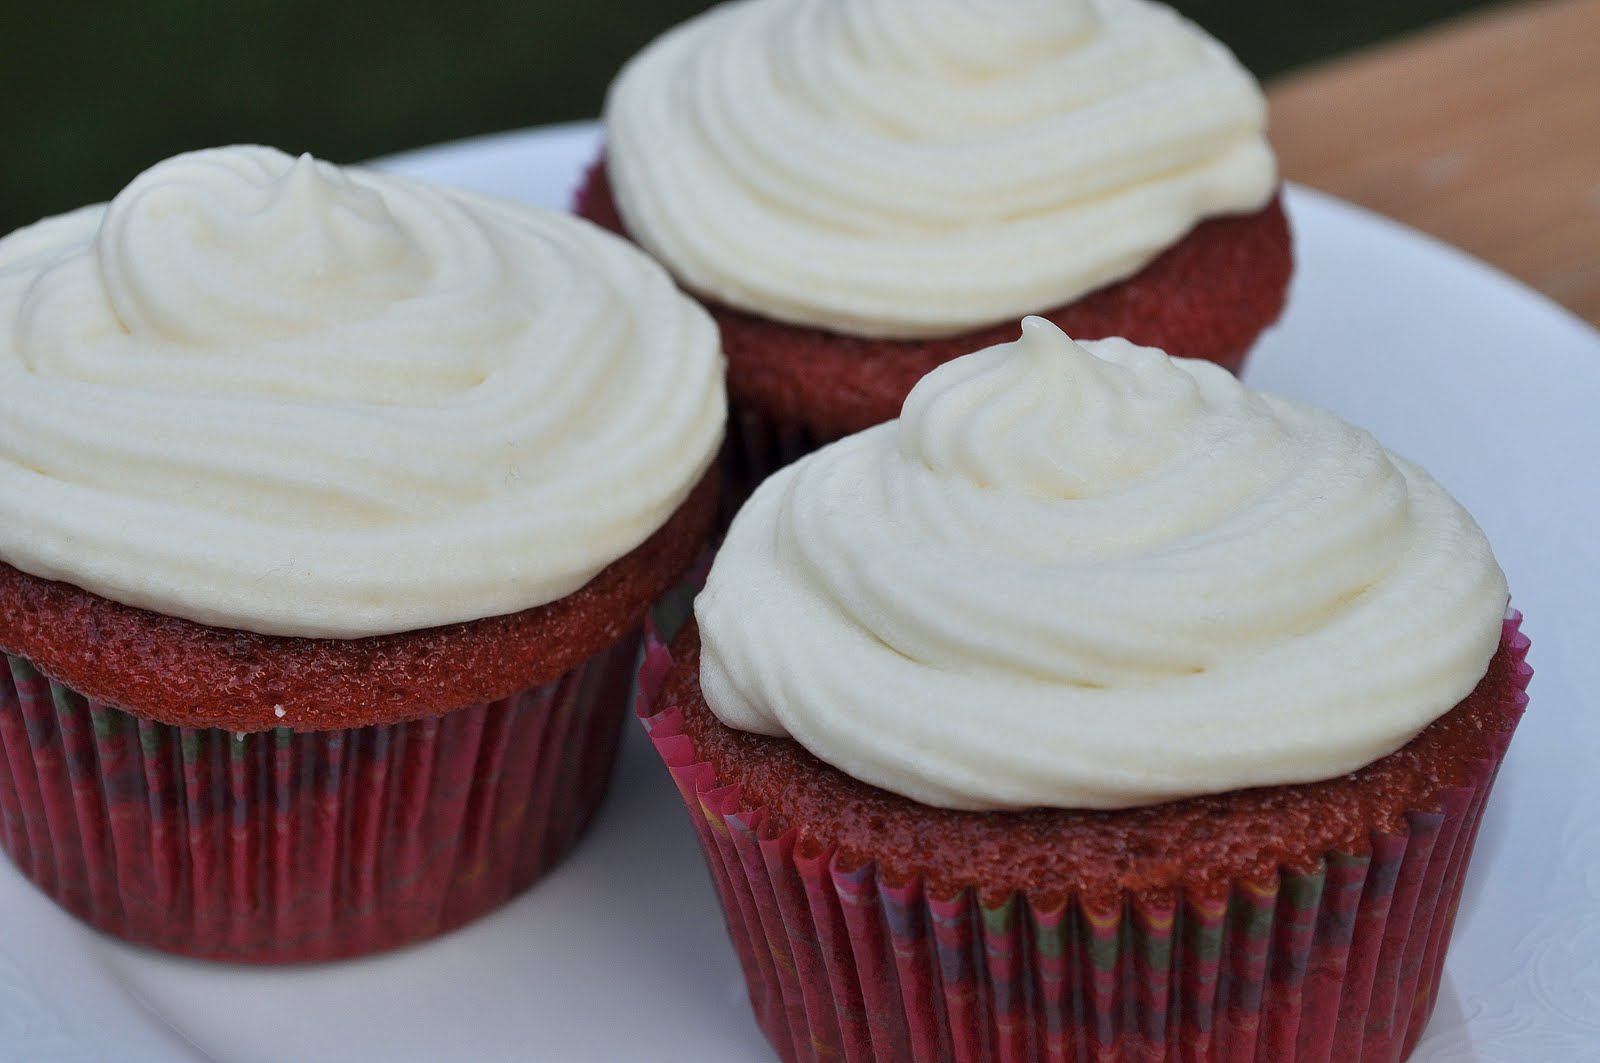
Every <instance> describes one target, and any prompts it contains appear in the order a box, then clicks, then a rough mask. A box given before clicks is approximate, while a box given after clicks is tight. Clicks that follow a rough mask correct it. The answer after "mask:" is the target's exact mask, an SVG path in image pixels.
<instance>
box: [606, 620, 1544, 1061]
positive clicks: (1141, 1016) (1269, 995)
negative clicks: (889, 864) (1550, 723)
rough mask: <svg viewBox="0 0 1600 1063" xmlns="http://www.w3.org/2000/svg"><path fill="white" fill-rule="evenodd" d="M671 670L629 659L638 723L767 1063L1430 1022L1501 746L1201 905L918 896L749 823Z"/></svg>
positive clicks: (1225, 1041) (1149, 1055) (1389, 1043)
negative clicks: (1358, 848)
mask: <svg viewBox="0 0 1600 1063" xmlns="http://www.w3.org/2000/svg"><path fill="white" fill-rule="evenodd" d="M1519 621H1520V617H1519V616H1516V615H1513V616H1512V617H1511V618H1509V619H1508V620H1507V621H1506V624H1505V628H1504V637H1503V642H1502V645H1503V647H1504V648H1505V650H1506V651H1507V652H1508V653H1510V655H1511V658H1512V660H1513V663H1514V665H1515V670H1516V686H1517V690H1516V697H1515V699H1514V702H1513V703H1512V704H1510V705H1508V706H1507V713H1508V717H1509V718H1510V720H1511V721H1512V723H1513V724H1514V722H1515V720H1516V719H1517V718H1519V717H1520V716H1521V713H1522V709H1523V707H1524V706H1525V705H1526V703H1527V697H1526V694H1525V693H1524V691H1525V688H1526V686H1527V681H1528V678H1529V677H1530V676H1531V675H1532V671H1531V669H1529V668H1528V666H1527V663H1526V655H1527V649H1528V640H1527V639H1526V638H1525V637H1524V636H1523V635H1522V634H1521V632H1520V630H1519V628H1518V623H1519ZM670 665H671V657H670V655H668V653H667V651H666V650H665V649H664V648H663V647H662V646H661V645H659V644H657V643H653V642H652V643H651V644H650V645H649V646H648V647H647V651H646V657H645V661H644V664H643V666H642V668H641V673H640V693H639V700H638V714H639V716H640V719H641V720H642V722H643V723H644V725H645V728H646V730H647V731H648V732H649V734H650V739H651V742H652V743H653V744H654V746H655V748H656V750H657V752H658V753H659V754H660V755H661V758H662V760H663V761H664V762H665V763H666V765H667V767H668V769H669V770H670V772H671V774H672V777H673V779H674V781H675V782H676V783H677V786H678V789H679V792H680V793H681V794H682V796H683V799H684V802H685V804H686V805H687V807H688V809H689V811H690V818H691V820H692V821H693V822H694V826H695V829H696V832H697V833H698V834H699V837H700V842H701V846H702V848H703V849H704V852H705V856H706V862H707V864H708V865H709V867H710V870H711V876H712V878H713V880H714V881H715V883H716V888H717V892H718V894H719V897H720V899H721V901H722V905H723V909H724V912H725V914H726V917H727V923H728V930H729V934H730V936H731V937H732V939H733V944H734V947H735V949H736V950H737V952H738V954H739V959H740V962H741V964H742V965H743V969H744V975H745V980H746V983H747V985H748V988H749V993H750V1000H751V1004H752V1006H753V1008H754V1010H755V1014H756V1018H757V1021H758V1022H759V1024H760V1026H761V1028H762V1030H763V1031H764V1032H765V1033H766V1036H767V1038H768V1040H769V1041H770V1042H771V1043H772V1045H773V1047H774V1048H775V1049H776V1050H777V1053H778V1055H779V1057H781V1058H782V1059H783V1060H785V1061H786V1063H799V1061H836V1060H843V1061H848V1063H873V1061H878V1063H887V1061H891V1060H893V1061H901V1060H908V1061H915V1063H933V1061H939V1063H946V1061H949V1063H1034V1061H1041V1060H1046V1061H1052V1063H1055V1061H1061V1063H1065V1061H1075V1063H1083V1061H1090V1060H1093V1061H1100V1063H1112V1061H1183V1063H1202V1061H1203V1063H1236V1061H1237V1063H1244V1061H1256V1060H1271V1061H1273V1063H1310V1061H1324V1063H1353V1061H1358V1060H1359V1061H1362V1063H1380V1061H1381V1063H1393V1061H1396V1060H1401V1059H1404V1058H1405V1057H1406V1056H1407V1055H1409V1054H1410V1052H1411V1050H1412V1049H1413V1048H1414V1047H1415V1045H1416V1043H1417V1040H1418V1039H1419V1038H1420V1037H1421V1035H1422V1030H1423V1027H1424V1026H1425V1025H1426V1023H1427V1021H1428V1017H1429V1015H1430V1013H1431V1012H1432V1010H1433V1004H1434V999H1435V997H1436V995H1437V993H1438V988H1439V980H1440V974H1441V970H1442V966H1443V962H1444V955H1445V949H1446V945H1447V943H1448V941H1449V938H1450V932H1451V928H1452V925H1453V923H1454V920H1455V914H1456V906H1457V904H1458V902H1459V899H1460V895H1461V887H1462V883H1463V879H1464V876H1465V871H1466V866H1467V858H1468V855H1469V854H1470V853H1471V851H1472V846H1473V843H1474V841H1475V838H1476V834H1477V829H1478V824H1479V821H1480V819H1481V817H1482V812H1483V806H1484V801H1485V799H1486V798H1487V796H1488V794H1489V790H1490V788H1491V786H1492V784H1493V781H1494V777H1495V774H1496V771H1497V770H1498V767H1499V763H1500V760H1501V758H1502V757H1503V755H1504V752H1505V748H1506V745H1507V743H1509V741H1510V738H1511V730H1510V728H1509V727H1508V728H1507V729H1506V730H1505V731H1504V732H1503V733H1501V734H1499V735H1497V736H1496V737H1495V739H1494V742H1493V746H1492V753H1493V756H1492V759H1490V760H1486V761H1483V762H1480V763H1477V764H1475V765H1474V768H1475V770H1474V771H1473V773H1472V776H1471V778H1470V779H1468V781H1467V782H1466V783H1465V784H1463V785H1461V786H1457V787H1452V788H1449V789H1446V790H1444V791H1443V792H1442V793H1441V794H1440V795H1439V799H1438V801H1437V805H1436V807H1433V808H1426V809H1416V810H1413V811H1411V812H1409V813H1407V814H1406V816H1405V817H1404V820H1405V823H1404V828H1403V829H1402V830H1401V831H1400V832H1398V833H1394V834H1387V833H1374V834H1372V836H1371V846H1370V851H1369V852H1368V853H1365V854H1359V855H1357V854H1345V853H1339V852H1330V853H1328V854H1327V856H1326V857H1325V859H1324V860H1323V861H1322V863H1321V866H1320V867H1318V868H1316V869H1315V870H1314V871H1313V872H1311V873H1297V872H1295V871H1293V870H1291V869H1288V868H1285V869H1283V870H1281V871H1280V873H1279V874H1278V875H1277V876H1276V878H1273V879H1271V880H1268V881H1261V882H1236V883H1234V884H1233V886H1232V888H1231V889H1230V890H1229V891H1228V892H1227V893H1226V894H1225V895H1223V896H1219V897H1175V896H1172V895H1170V894H1153V895H1144V894H1127V895H1125V896H1124V897H1122V898H1121V900H1120V902H1119V903H1113V904H1109V905H1099V904H1096V903H1092V902H1090V901H1089V900H1087V899H1085V898H1082V897H1073V896H1069V897H1065V898H1061V897H1044V896H1031V895H1029V894H1027V893H1019V894H1015V895H1013V896H1011V897H1010V898H1009V899H1007V900H1005V901H1004V903H1001V904H999V905H998V906H990V905H988V904H985V903H982V902H981V901H980V899H979V898H978V896H977V895H976V893H975V891H973V890H970V889H969V890H965V891H963V892H961V893H958V894H957V895H955V896H953V897H941V896H937V895H936V894H935V893H934V891H932V890H931V889H930V888H928V887H927V886H926V885H925V884H924V882H923V881H922V880H920V879H916V880H913V881H910V882H903V883H898V882H893V881H889V880H888V879H887V878H886V877H885V876H883V875H882V874H880V873H879V872H878V870H877V869H876V867H875V866H873V865H871V864H867V865H865V866H849V865H848V864H846V863H845V862H844V861H843V860H842V859H841V858H840V857H839V855H838V854H836V853H835V852H834V851H832V850H830V849H823V848H820V847H816V846H815V843H812V842H809V841H808V842H797V840H796V833H795V832H794V831H789V832H787V833H784V834H775V833H774V832H773V831H770V830H766V829H763V823H764V820H765V811H764V809H762V808H747V807H746V806H745V804H744V802H742V801H741V797H740V792H739V789H738V787H737V786H730V785H726V784H725V783H724V782H723V781H722V780H719V779H718V778H717V773H716V770H715V769H714V768H713V766H712V765H710V764H709V763H706V762H705V761H703V760H702V759H701V758H700V757H699V755H698V754H697V753H696V751H695V749H694V748H693V744H692V742H691V740H690V739H689V737H688V736H687V735H686V734H684V733H683V715H682V711H681V710H680V709H679V708H677V707H676V706H658V705H656V704H655V701H656V698H657V695H658V694H659V692H660V689H661V686H662V683H663V680H664V679H665V676H666V674H667V671H668V669H669V668H670Z"/></svg>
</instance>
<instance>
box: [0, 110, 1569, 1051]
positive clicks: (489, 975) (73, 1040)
mask: <svg viewBox="0 0 1600 1063" xmlns="http://www.w3.org/2000/svg"><path fill="white" fill-rule="evenodd" d="M594 148H595V134H594V129H593V127H592V126H591V125H587V124H585V125H578V126H566V127H558V128H552V129H544V130H531V131H527V132H521V133H512V134H508V135H503V136H496V137H489V138H485V139H481V140H475V141H469V142H465V143H461V144H453V145H446V146H444V147H439V148H431V149H427V150H424V151H420V152H416V153H413V154H410V155H405V156H401V157H398V158H395V159H391V160H388V161H387V164H388V165H390V166H392V167H394V168H395V169H397V170H403V171H406V172H409V173H413V174H418V175H422V176H426V177H430V178H435V179H438V180H441V181H450V182H455V183H458V184H462V185H469V186H472V187H475V188H479V189H483V190H486V191H491V192H499V193H503V194H506V195H511V196H519V197H523V198H526V199H530V200H534V201H536V202H540V203H545V204H549V205H552V206H559V205H563V204H565V203H566V202H567V199H568V195H569V193H570V191H571V189H572V188H573V186H574V184H575V183H576V180H577V175H578V173H579V170H580V167H581V166H582V164H583V163H584V162H585V161H586V160H587V159H589V158H590V157H591V155H592V154H593V151H594ZM1289 206H1290V213H1291V215H1292V217H1293V220H1294V228H1295V236H1296V247H1297V254H1298V257H1299V266H1298V268H1297V271H1296V274H1295V281H1294V289H1293V292H1292V293H1291V296H1290V300H1289V312H1288V314H1287V315H1286V316H1285V317H1284V319H1283V321H1282V323H1281V324H1280V325H1279V326H1278V327H1277V328H1276V329H1274V330H1273V331H1272V332H1271V333H1270V334H1269V335H1268V336H1267V337H1266V338H1265V339H1264V340H1263V341H1262V343H1261V346H1260V348H1259V349H1258V350H1257V352H1256V353H1255V355H1254V359H1253V362H1252V364H1251V367H1250V370H1249V377H1250V379H1251V381H1252V382H1253V383H1254V384H1256V385H1257V386H1260V387H1263V388H1267V389H1270V390H1274V391H1278V392H1281V393H1284V394H1287V395H1293V396H1296V397H1300V398H1305V399H1311V400H1314V401H1316V402H1318V403H1320V404H1322V405H1324V406H1328V407H1331V408H1332V409H1334V410H1336V411H1337V412H1339V413H1340V414H1342V415H1343V416H1345V417H1346V418H1348V419H1350V420H1352V421H1355V422H1357V423H1359V424H1362V425H1364V426H1366V427H1367V428H1369V429H1371V430H1372V431H1374V432H1375V433H1376V434H1377V435H1378V437H1379V438H1380V439H1382V440H1383V441H1384V442H1385V443H1387V444H1388V445H1389V446H1390V447H1392V448H1393V449H1395V450H1397V451H1399V452H1401V453H1403V454H1407V455H1409V456H1410V457H1412V458H1415V459H1417V460H1418V461H1420V462H1421V463H1422V464H1423V465H1425V466H1427V467H1428V468H1429V469H1431V470H1432V471H1433V472H1434V474H1435V475H1436V476H1437V477H1438V478H1439V479H1440V480H1441V481H1443V482H1444V483H1445V484H1446V485H1447V486H1448V487H1450V488H1451V489H1452V490H1453V491H1454V492H1455V493H1456V494H1457V496H1458V497H1460V498H1461V500H1462V501H1463V502H1464V503H1465V504H1466V505H1467V506H1468V508H1470V509H1471V510H1472V512H1473V513H1474V514H1476V515H1477V517H1478V519H1479V520H1480V521H1481V522H1482V524H1483V526H1484V528H1485V530H1486V531H1487V532H1488V534H1489V538H1490V539H1491V540H1492V541H1493V542H1494V544H1495V548H1496V550H1497V552H1498V554H1499V556H1500V559H1501V561H1502V563H1503V564H1504V566H1505V568H1506V571H1507V573H1508V574H1509V576H1510V580H1511V587H1512V593H1513V596H1514V600H1515V603H1516V605H1517V606H1518V607H1519V608H1521V609H1522V610H1523V612H1524V613H1525V614H1526V615H1527V622H1526V626H1525V630H1526V631H1527V632H1528V633H1529V634H1530V636H1531V637H1532V639H1533V650H1532V653H1531V656H1530V660H1531V661H1532V662H1533V665H1534V667H1535V669H1536V670H1537V673H1538V674H1537V677H1536V678H1535V680H1534V684H1533V688H1532V707H1531V708H1530V710H1529V712H1528V715H1527V718H1526V720H1525V722H1524V723H1523V725H1522V729H1521V731H1520V732H1519V734H1518V735H1517V739H1516V741H1515V742H1514V743H1512V747H1511V754H1510V757H1509V759H1508V761H1507V763H1506V765H1505V768H1504V770H1503V771H1502V773H1501V778H1500V784H1499V787H1498V789H1497V790H1496V792H1495V797H1494V800H1493V802H1492V803H1491V805H1490V808H1489V811H1488V815H1487V817H1486V819H1485V821H1484V825H1483V828H1482V834H1481V840H1480V841H1479V844H1478V850H1477V855H1476V859H1475V860H1474V862H1473V865H1472V874H1471V878H1470V880H1469V882H1468V883H1467V889H1466V894H1465V897H1464V898H1463V901H1462V905H1461V913H1460V918H1459V920H1458V923H1457V927H1456V938H1455V943H1454V946H1453V947H1452V949H1451V952H1450V958H1449V962H1448V964H1447V966H1446V968H1445V981H1444V987H1443V989H1442V991H1441V993H1440V998H1439V1005H1438V1009H1437V1012H1436V1013H1435V1015H1434V1019H1433V1023H1432V1026H1431V1027H1430V1030H1429V1033H1428V1036H1427V1039H1426V1040H1425V1041H1424V1042H1423V1048H1422V1050H1421V1051H1420V1052H1419V1053H1418V1054H1417V1056H1416V1058H1417V1059H1419V1060H1424V1061H1429V1063H1444V1061H1449V1063H1455V1061H1457V1060H1483V1061H1493V1063H1501V1061H1503V1063H1530V1061H1539V1063H1544V1061H1559V1060H1576V1059H1595V1058H1600V814H1597V813H1596V810H1600V773H1597V772H1596V769H1595V765H1596V764H1600V723H1597V719H1596V716H1597V713H1596V710H1597V709H1600V704H1597V701H1596V697H1595V694H1594V691H1596V690H1600V665H1597V663H1596V662H1597V661H1600V656H1597V655H1596V653H1595V647H1596V646H1600V625H1597V624H1596V622H1595V610H1594V608H1593V602H1592V599H1593V598H1594V597H1595V595H1596V594H1597V592H1600V489H1597V487H1596V483H1597V479H1596V476H1595V471H1594V468H1593V463H1594V462H1595V461H1596V460H1597V458H1600V334H1597V333H1595V332H1594V331H1592V330H1591V329H1590V328H1588V327H1587V326H1586V325H1584V324H1583V323H1582V322H1580V321H1578V320H1577V319H1576V318H1574V317H1572V316H1571V315H1569V314H1568V313H1566V312H1565V311H1563V310H1561V309H1560V308H1558V307H1556V306H1555V305H1553V304H1551V303H1549V302H1547V301H1546V300H1545V299H1543V298H1542V297H1540V296H1538V295H1536V294H1534V293H1533V292H1530V291H1529V290H1527V289H1526V288H1523V287H1522V286H1521V285H1519V284H1517V283H1515V282H1513V281H1511V280H1508V279H1507V278H1505V277H1503V276H1501V275H1500V274H1498V273H1495V272H1494V271H1492V270H1490V269H1489V268H1487V267H1485V266H1483V265H1481V264H1480V263H1478V262H1476V261H1473V260H1472V259H1469V258H1467V257H1466V256H1464V255H1462V254H1460V253H1458V252H1456V251H1454V250H1452V249H1450V248H1448V247H1445V246H1443V245H1440V244H1438V243H1435V242H1434V241H1432V240H1429V239H1428V238H1426V237H1423V236H1419V235H1418V234H1416V233H1414V232H1411V231H1409V230H1407V229H1404V228H1401V227H1400V226H1397V225H1395V224H1393V223H1391V222H1388V221H1385V220H1383V219H1381V218H1378V217H1375V216H1373V215H1370V214H1367V213H1365V212H1363V211H1360V210H1357V209H1355V208H1353V207H1350V206H1347V205H1345V204H1342V203H1339V202H1337V201H1335V200H1332V199H1329V198H1327V197H1325V196H1321V195H1318V194H1316V193H1313V192H1308V191H1305V190H1303V189H1292V190H1291V193H1290V197H1289ZM644 896H648V898H649V900H648V903H641V902H639V901H637V900H636V898H640V897H644ZM770 1058H772V1057H771V1054H770V1052H769V1051H768V1050H767V1048H766V1046H765V1043H764V1042H763V1041H762V1039H761V1037H760V1035H759V1034H758V1033H757V1031H756V1028H755V1025H754V1023H753V1021H752V1020H751V1018H750V1016H749V1013H748V1011H747V1009H746V1007H745V1003H744V991H743V987H742V984H741V982H740V979H739V974H738V968H737V963H736V961H735V959H734V957H733V954H732V952H731V950H730V948H729V945H728V943H727V939H726V937H725V934H724V930H723V927H722V920H721V917H720V915H719V913H718V911H717V908H716V904H715V900H714V898H713V895H712V891H711V886H710V883H709V881H708V879H707V877H706V873H705V869H704V867H703V866H702V864H701V861H700V855H699V852H698V850H697V848H696V845H695V841H694V837H693V834H692V832H691V830H690V827H689V824H688V821H687V819H686V818H685V816H684V812H683V809H682V807H681V806H680V804H679V801H678V798H677V795H676V793H675V792H674V791H673V789H672V786H671V784H670V782H669V780H668V778H667V776H666V774H665V772H664V771H663V770H662V768H661V767H660V765H659V763H658V762H656V760H655V758H654V755H653V754H652V753H651V752H650V751H649V749H648V747H647V746H646V744H645V743H644V741H643V739H642V737H641V736H640V734H639V733H638V729H637V728H634V729H632V730H631V731H630V734H629V738H628V741H627V743H626V745H625V748H624V753H623V759H622V762H621V764H620V765H619V768H618V780H617V784H616V786H615V787H614V788H613V790H612V792H611V795H610V797H609V799H608V801H607V803H606V806H605V808H604V811H603V813H602V814H601V816H600V818H599V820H598V821H597V822H596V823H595V825H594V828H593V830H592V832H591V833H590V835H589V836H588V838H587V839H586V840H585V841H584V842H583V844H582V845H581V846H580V847H579V849H578V850H577V852H576V853H575V854H574V856H573V857H572V859H570V860H569V861H568V862H567V863H566V864H564V865H563V866H562V867H561V868H559V869H558V870H557V871H556V872H555V873H554V874H552V875H551V876H550V877H549V878H547V879H546V880H545V881H543V882H542V883H541V884H540V885H539V886H538V887H537V888H536V889H534V890H533V891H532V892H531V893H529V894H528V895H526V896H524V897H522V898H521V899H519V900H518V901H516V902H515V903H513V904H512V905H510V906H509V907H507V908H505V909H503V910H502V911H500V912H498V913H496V914H495V915H493V916H491V917H490V918H488V919H485V920H483V921H481V922H479V923H477V924H475V925H474V926H471V927H469V928H467V929H465V930H462V931H460V932H458V933H455V934H452V935H450V936H448V937H446V938H444V939H442V940H439V941H435V942H432V943H430V944H426V945H421V946H417V947H414V948H410V949H406V950H403V951H401V952H398V953H392V954H389V955H386V956H380V957H377V958H374V959H369V960H360V961H355V962H350V963H342V964H330V965H326V966H319V967H300V968H289V969H269V970H254V969H241V968H236V967H227V966H218V965H213V964H202V963H193V962H188V961H183V960H177V959H172V958H170V957H167V956H164V955H159V954H156V953H153V952H148V951H144V950H141V949H135V948H130V947H128V946H125V945H121V944H118V943H116V942H114V941H111V940H109V939H107V938H104V937H101V936H99V935H98V934H95V933H93V932H91V931H88V930H86V929H84V928H83V927H82V926H80V925H79V924H78V923H76V922H75V921H73V920H72V919H70V918H69V917H67V916H66V915H63V914H62V913H61V912H59V911H57V910H56V909H55V908H54V907H53V906H52V905H50V904H49V903H48V902H47V901H45V900H44V898H43V897H41V896H40V895H39V894H38V893H36V892H35V891H34V890H33V889H32V888H31V887H30V886H28V885H27V884H26V883H25V882H24V881H23V880H22V879H21V878H20V877H19V876H18V875H17V874H16V872H15V871H14V870H13V869H12V868H11V867H10V865H9V864H8V863H6V862H5V861H4V860H0V1059H4V1060H17V1061H22V1060H26V1061H29V1063H57V1061H66V1060H93V1059H106V1060H118V1061H125V1063H145V1061H169V1060H196V1059H215V1060H227V1061H259V1063H268V1061H270V1063H281V1061H285V1060H294V1061H302V1060H314V1061H319V1063H321V1061H335V1060H385V1061H389V1063H403V1061H430V1063H431V1061H436V1060H446V1059H463V1060H468V1059H470V1060H475V1061H484V1063H488V1061H494V1060H513V1059H514V1060H541V1061H542V1060H551V1061H561V1063H618V1061H630V1063H631V1061H635V1060H638V1061H644V1060H650V1061H669V1060H684V1061H691V1060H692V1061H695V1063H751V1061H757V1060H766V1059H770Z"/></svg>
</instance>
